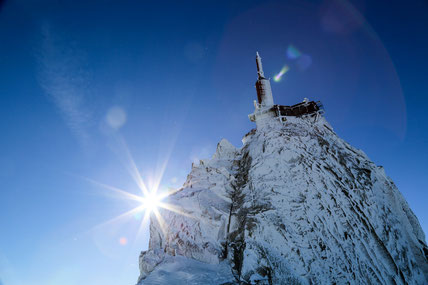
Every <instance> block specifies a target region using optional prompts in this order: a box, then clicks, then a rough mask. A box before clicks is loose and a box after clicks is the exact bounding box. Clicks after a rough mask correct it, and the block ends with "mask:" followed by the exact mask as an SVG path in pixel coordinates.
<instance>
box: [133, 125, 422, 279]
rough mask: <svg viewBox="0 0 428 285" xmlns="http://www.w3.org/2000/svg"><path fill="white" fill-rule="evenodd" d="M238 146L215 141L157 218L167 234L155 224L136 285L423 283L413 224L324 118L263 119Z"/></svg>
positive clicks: (381, 177) (382, 180) (397, 197)
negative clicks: (209, 156) (207, 157)
mask: <svg viewBox="0 0 428 285" xmlns="http://www.w3.org/2000/svg"><path fill="white" fill-rule="evenodd" d="M243 143H244V145H243V147H242V148H240V149H236V148H235V147H234V146H232V145H231V144H230V143H229V142H228V141H226V140H222V141H221V142H220V143H219V144H218V146H217V151H216V153H215V154H214V156H213V157H212V159H211V160H203V161H201V162H200V164H199V165H197V166H195V165H194V166H193V168H192V171H191V172H190V174H189V175H188V177H187V181H186V182H185V183H184V185H183V188H182V189H180V190H179V191H178V192H177V193H175V194H174V195H172V196H170V197H169V201H168V203H170V204H172V205H174V206H175V211H169V210H165V209H162V210H160V213H161V216H162V217H163V219H164V222H165V224H164V226H163V227H161V225H160V224H159V223H158V221H157V220H156V219H155V218H153V217H152V219H151V225H150V244H149V250H148V251H145V252H142V253H141V255H140V271H141V275H140V278H139V283H138V284H139V285H141V284H167V283H171V284H238V283H239V282H246V284H332V283H337V284H345V283H348V282H349V283H352V284H372V283H374V284H394V283H396V284H427V282H428V261H427V254H428V249H427V246H426V242H425V235H424V233H423V231H422V229H421V227H420V225H419V222H418V220H417V218H416V217H415V215H414V214H413V212H412V211H411V210H410V208H409V206H408V204H407V202H406V201H405V199H404V198H403V196H402V195H401V193H400V192H399V191H398V189H397V187H396V186H395V185H394V183H393V182H392V181H391V179H390V178H388V177H387V176H386V174H385V172H384V170H383V168H382V167H378V166H376V165H375V164H374V163H373V162H371V161H370V160H369V158H368V157H367V156H366V155H365V154H364V153H363V152H362V151H360V150H357V149H355V148H353V147H351V146H350V145H349V144H347V143H346V142H345V141H343V140H342V139H340V138H339V137H338V136H337V135H336V133H334V131H333V130H332V128H331V126H330V125H329V124H328V123H327V122H326V120H325V119H324V118H323V117H319V118H318V120H317V121H316V122H314V118H288V120H287V122H286V123H285V124H281V123H279V122H278V121H276V120H272V122H271V123H269V124H266V125H265V126H264V127H263V128H259V129H258V130H252V131H251V132H250V133H248V134H247V135H246V136H245V137H244V138H243ZM178 212H182V214H180V213H178ZM215 272H217V273H219V274H220V275H221V277H224V278H223V279H215V278H214V277H212V276H214V275H211V274H215ZM162 276H167V277H168V278H173V279H162ZM210 276H211V277H212V278H211V277H210ZM216 276H217V275H216ZM165 278H166V277H165ZM216 278H217V277H216ZM166 280H174V282H166ZM204 280H214V281H212V282H213V283H207V282H204ZM156 282H158V283H156ZM180 282H181V283H180ZM186 282H187V283H186ZM228 282H229V283H228Z"/></svg>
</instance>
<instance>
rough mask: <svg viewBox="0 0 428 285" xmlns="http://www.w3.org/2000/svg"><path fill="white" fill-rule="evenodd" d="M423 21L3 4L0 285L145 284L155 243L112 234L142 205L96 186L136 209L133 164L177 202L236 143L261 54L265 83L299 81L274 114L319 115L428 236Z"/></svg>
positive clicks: (356, 14) (373, 13)
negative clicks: (209, 160)
mask: <svg viewBox="0 0 428 285" xmlns="http://www.w3.org/2000/svg"><path fill="white" fill-rule="evenodd" d="M87 2H90V3H89V4H88V3H87ZM176 2H177V3H176ZM373 2H376V3H373ZM427 13H428V6H427V4H426V2H424V1H417V0H412V1H406V4H405V5H404V4H402V2H401V1H351V2H347V1H339V0H337V1H333V0H326V1H306V0H304V1H297V0H296V1H256V0H251V1H240V2H239V1H194V2H188V1H184V2H181V1H180V3H179V4H178V1H170V2H165V1H151V2H150V4H149V2H148V1H98V0H96V1H53V0H52V1H50V0H42V1H33V0H27V1H23V0H15V1H13V0H10V1H8V0H6V1H0V98H1V101H0V103H1V104H0V134H1V140H0V158H1V159H0V228H1V235H0V280H1V282H2V283H3V284H4V285H15V284H32V285H33V284H34V285H39V284H40V285H49V284H62V285H69V284H70V285H71V284H103V285H120V284H134V283H135V281H136V278H137V277H138V255H139V251H140V250H143V249H145V248H147V243H148V229H147V227H143V229H142V230H141V231H140V233H139V234H138V231H139V226H140V223H141V217H139V216H131V217H130V218H128V219H120V220H116V221H113V222H111V223H108V224H106V222H107V221H109V220H111V219H113V218H114V217H117V216H118V215H120V214H122V213H124V212H126V211H128V210H129V209H131V208H133V207H135V203H134V202H130V201H128V200H126V199H122V197H121V196H120V195H116V194H115V193H114V192H113V191H109V190H107V189H105V188H103V187H100V186H99V185H97V184H95V183H92V182H90V181H89V180H88V179H92V180H95V181H98V182H100V183H104V184H107V185H112V186H115V187H119V188H121V189H125V190H126V191H128V192H130V193H135V194H138V193H139V189H138V187H137V185H136V183H135V182H134V180H133V178H132V176H131V175H130V173H129V171H128V168H129V165H130V157H132V159H133V160H134V162H135V164H136V165H137V167H138V168H139V170H140V172H141V175H142V177H143V178H144V179H145V181H146V182H147V184H148V185H154V184H156V183H155V182H154V181H155V180H156V178H159V177H160V174H161V173H163V175H162V181H161V188H167V187H179V186H180V185H181V183H182V182H183V181H184V179H185V177H186V175H187V173H188V172H189V170H190V168H191V163H192V161H195V160H198V159H199V158H206V157H210V156H211V155H212V154H213V153H214V151H215V147H216V144H217V142H218V141H219V140H220V139H221V138H227V139H228V140H229V141H231V142H232V143H233V144H234V145H235V146H237V147H239V146H241V138H242V136H243V135H244V134H245V133H246V132H247V131H249V130H250V129H251V128H253V127H254V125H253V124H252V123H251V122H250V121H249V120H248V117H247V115H248V114H250V113H251V112H252V111H253V103H252V101H253V100H254V99H255V98H256V92H255V88H254V82H255V80H256V75H257V74H256V68H255V59H254V57H255V52H256V51H259V52H260V54H261V56H262V58H263V64H264V69H265V74H266V75H268V76H270V77H273V76H275V75H276V74H277V73H278V72H279V71H280V70H281V69H282V68H283V67H284V66H285V65H287V66H288V67H289V70H288V72H286V73H285V74H284V75H283V77H282V80H281V81H279V82H273V81H272V89H273V94H274V100H275V101H276V102H277V103H279V104H284V105H290V104H295V103H297V102H300V101H301V100H302V99H303V98H304V97H308V98H310V99H313V100H321V101H322V102H323V103H324V106H325V109H326V114H325V116H326V118H327V119H328V120H329V122H330V123H331V124H332V126H333V127H334V129H335V131H336V132H337V133H338V134H339V135H340V136H341V137H342V138H344V139H345V140H346V141H348V142H349V143H351V144H352V145H353V146H355V147H357V148H360V149H362V150H363V151H365V152H366V153H367V154H368V156H369V157H370V158H371V159H372V160H373V161H374V162H375V163H376V164H378V165H382V166H384V167H385V170H386V173H387V174H388V175H389V176H390V177H391V178H392V179H393V180H394V182H395V183H396V184H397V186H398V188H399V189H400V191H401V192H402V193H403V195H404V196H405V198H406V199H407V201H408V202H409V204H410V206H411V208H412V209H413V211H414V212H415V213H416V215H417V216H418V218H419V221H420V223H421V225H422V227H423V229H424V230H425V232H427V230H428V212H427V211H426V210H425V208H426V204H427V202H428V194H427V188H428V182H427V179H426V177H427V173H428V155H427V151H426V149H427V148H428V135H427V130H428V117H427V116H426V114H427V111H426V106H428V98H427V90H428V81H427V80H426V66H428V57H427V55H426V51H427V50H428V38H427V37H426V30H427V28H428V17H426V15H427ZM290 45H291V46H293V47H295V49H296V50H298V53H296V54H297V55H298V56H297V58H293V54H291V56H290V54H287V50H288V48H289V47H290ZM296 54H294V55H295V56H294V57H296ZM162 169H164V171H162ZM124 239H126V240H125V241H126V242H122V244H121V242H120V241H121V240H122V241H124ZM0 284H1V283H0Z"/></svg>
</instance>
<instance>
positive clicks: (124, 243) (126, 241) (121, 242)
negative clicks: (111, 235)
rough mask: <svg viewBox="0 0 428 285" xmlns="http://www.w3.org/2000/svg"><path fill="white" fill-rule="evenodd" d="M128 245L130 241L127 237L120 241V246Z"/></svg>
mask: <svg viewBox="0 0 428 285" xmlns="http://www.w3.org/2000/svg"><path fill="white" fill-rule="evenodd" d="M127 243H128V239H127V238H126V237H121V238H120V239H119V244H120V245H126V244H127Z"/></svg>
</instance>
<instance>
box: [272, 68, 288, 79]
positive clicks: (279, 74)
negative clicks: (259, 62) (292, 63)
mask: <svg viewBox="0 0 428 285" xmlns="http://www.w3.org/2000/svg"><path fill="white" fill-rule="evenodd" d="M288 70H290V67H289V66H288V65H285V66H284V67H283V68H282V69H281V71H280V72H279V73H278V74H277V75H275V76H274V77H273V81H275V82H279V81H281V79H282V76H283V75H284V74H285V73H287V71H288Z"/></svg>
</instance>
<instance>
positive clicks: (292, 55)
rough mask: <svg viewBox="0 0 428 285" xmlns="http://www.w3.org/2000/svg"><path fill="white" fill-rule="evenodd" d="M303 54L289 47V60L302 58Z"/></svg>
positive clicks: (293, 47) (291, 46)
mask: <svg viewBox="0 0 428 285" xmlns="http://www.w3.org/2000/svg"><path fill="white" fill-rule="evenodd" d="M301 55H302V53H301V52H300V51H299V50H298V49H297V48H296V47H295V46H293V45H289V46H288V49H287V56H288V58H289V59H296V58H298V57H300V56H301Z"/></svg>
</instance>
